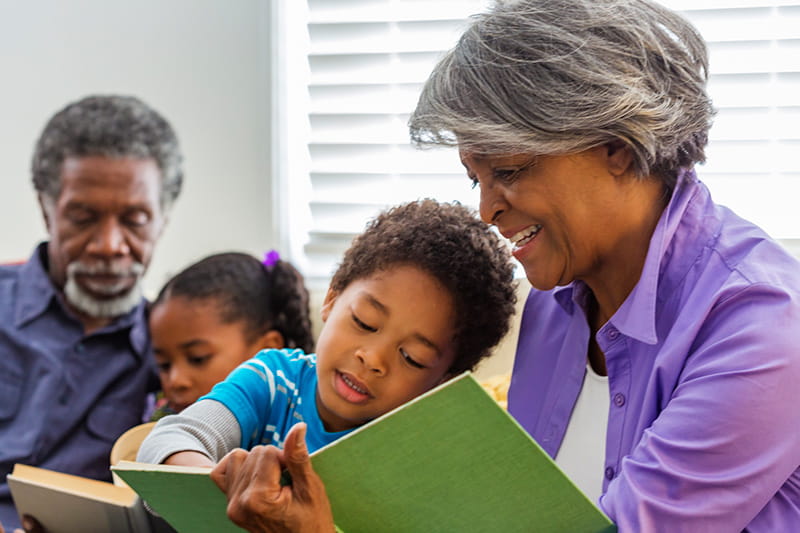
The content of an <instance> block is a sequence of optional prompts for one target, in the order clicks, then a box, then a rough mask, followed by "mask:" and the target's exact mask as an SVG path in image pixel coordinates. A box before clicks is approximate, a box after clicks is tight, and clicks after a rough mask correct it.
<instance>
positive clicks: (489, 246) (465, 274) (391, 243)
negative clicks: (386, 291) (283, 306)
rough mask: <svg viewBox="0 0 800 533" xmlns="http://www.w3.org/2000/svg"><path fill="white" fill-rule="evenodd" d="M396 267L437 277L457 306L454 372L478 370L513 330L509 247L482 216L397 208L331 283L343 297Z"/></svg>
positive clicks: (356, 243) (431, 205) (423, 206)
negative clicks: (350, 287)
mask: <svg viewBox="0 0 800 533" xmlns="http://www.w3.org/2000/svg"><path fill="white" fill-rule="evenodd" d="M397 265H411V266H415V267H417V268H419V269H421V270H423V271H425V272H428V273H429V274H431V275H432V276H433V277H434V278H436V279H437V280H438V281H439V282H440V283H441V284H442V285H443V286H444V287H445V288H446V289H447V290H448V291H449V292H450V294H451V295H452V297H453V301H454V304H455V320H456V324H455V336H454V339H453V341H454V345H455V353H456V356H455V359H454V361H453V364H452V366H451V367H450V369H449V372H450V373H451V374H458V373H461V372H463V371H465V370H472V369H473V368H474V367H475V365H477V363H478V362H479V361H480V360H481V359H483V358H484V357H486V356H488V355H489V353H490V350H491V348H493V347H494V346H495V345H496V344H497V343H498V342H500V340H501V339H502V338H503V336H504V335H505V334H506V332H507V331H508V327H509V322H510V319H511V316H512V315H513V314H514V304H515V303H516V292H515V283H514V267H513V265H512V264H511V262H510V253H509V251H508V248H507V246H506V245H505V244H504V243H502V242H501V241H500V239H499V238H498V237H497V235H496V234H495V233H494V232H493V231H492V230H491V228H489V227H488V226H487V225H486V224H484V223H483V222H482V221H480V220H479V219H478V218H477V216H476V214H475V211H474V210H472V209H470V208H467V207H465V206H462V205H460V204H458V203H439V202H437V201H435V200H430V199H424V200H418V201H415V202H410V203H407V204H403V205H399V206H396V207H392V208H390V209H388V210H386V211H384V212H382V213H381V214H380V215H378V216H377V217H376V218H375V219H373V220H372V221H371V222H370V223H369V224H367V227H366V229H365V231H364V232H363V233H362V234H361V235H359V236H358V237H356V238H355V239H354V240H353V243H352V244H351V246H350V248H349V249H348V250H347V251H346V252H345V254H344V257H343V259H342V262H341V263H340V264H339V266H338V268H337V270H336V272H335V273H334V275H333V279H332V280H331V285H330V288H331V289H332V290H334V291H337V292H341V291H343V290H344V289H345V288H346V287H347V286H348V285H350V284H351V283H353V282H354V281H356V280H359V279H364V278H367V277H369V276H371V275H373V274H375V273H376V272H381V271H386V270H388V269H390V268H392V267H395V266H397Z"/></svg>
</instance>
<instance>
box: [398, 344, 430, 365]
mask: <svg viewBox="0 0 800 533" xmlns="http://www.w3.org/2000/svg"><path fill="white" fill-rule="evenodd" d="M400 355H402V356H403V359H405V360H406V362H407V363H408V364H409V365H411V366H413V367H414V368H426V367H425V365H423V364H422V363H419V362H418V361H416V360H415V359H414V358H413V357H411V356H410V355H409V354H408V352H407V351H405V350H404V349H403V348H400Z"/></svg>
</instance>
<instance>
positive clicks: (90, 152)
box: [31, 95, 183, 210]
mask: <svg viewBox="0 0 800 533" xmlns="http://www.w3.org/2000/svg"><path fill="white" fill-rule="evenodd" d="M87 156H105V157H113V158H119V157H134V158H140V159H153V160H155V162H156V164H157V165H158V167H159V169H160V170H161V206H162V208H163V209H164V210H169V208H170V207H171V206H172V204H173V203H174V201H175V199H176V198H177V197H178V195H179V194H180V191H181V185H182V183H183V170H182V169H181V164H182V162H183V156H182V155H181V151H180V146H179V144H178V138H177V136H176V135H175V132H174V131H173V129H172V126H170V124H169V122H167V121H166V119H165V118H164V117H162V116H161V115H160V114H158V113H157V112H156V111H155V110H154V109H152V108H151V107H150V106H148V105H147V104H145V103H144V102H142V101H141V100H139V99H138V98H135V97H132V96H117V95H110V96H88V97H86V98H83V99H81V100H79V101H77V102H73V103H71V104H69V105H67V106H66V107H65V108H64V109H62V110H61V111H59V112H58V113H56V114H55V115H54V116H53V117H52V118H51V119H50V120H49V121H48V123H47V125H46V126H45V127H44V131H42V134H41V136H40V137H39V141H38V142H37V143H36V149H35V151H34V154H33V161H32V164H31V170H32V173H33V186H34V187H35V188H36V190H37V191H38V192H39V193H40V194H42V195H43V196H44V197H45V198H47V199H49V200H53V201H54V200H55V199H56V198H58V196H59V194H60V193H61V166H62V164H63V163H64V160H65V159H66V158H68V157H87Z"/></svg>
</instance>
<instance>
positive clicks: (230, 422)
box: [138, 200, 515, 466]
mask: <svg viewBox="0 0 800 533" xmlns="http://www.w3.org/2000/svg"><path fill="white" fill-rule="evenodd" d="M514 303H515V292H514V283H513V267H512V265H511V263H510V256H509V252H508V250H507V248H506V247H505V245H504V244H502V243H501V242H500V240H499V239H498V238H497V237H496V236H495V234H494V233H493V232H492V230H491V229H490V228H488V227H487V226H486V225H485V224H483V223H482V222H481V221H480V220H478V219H477V218H476V217H475V215H474V214H473V212H472V211H471V210H470V209H467V208H465V207H462V206H460V205H457V204H440V203H437V202H435V201H433V200H422V201H418V202H411V203H408V204H404V205H401V206H398V207H395V208H392V209H389V210H388V211H385V212H384V213H382V214H381V215H379V216H378V217H377V218H376V219H375V220H373V221H372V222H371V223H370V224H369V225H368V226H367V228H366V230H365V231H364V233H362V234H361V235H360V236H359V237H357V238H356V239H355V240H354V241H353V244H352V245H351V247H350V248H349V249H348V251H347V252H346V253H345V255H344V258H343V261H342V263H341V264H340V265H339V267H338V269H337V270H336V272H335V274H334V276H333V279H332V281H331V285H330V288H329V290H328V293H327V295H326V297H325V300H324V303H323V306H322V319H323V321H324V326H323V329H322V331H321V333H320V337H319V339H318V342H317V351H316V354H306V353H303V352H302V351H300V350H295V351H290V350H265V351H262V352H259V353H258V354H257V355H256V356H255V357H254V358H253V359H251V360H249V361H247V362H245V363H243V364H242V365H240V366H239V367H238V368H237V369H236V370H235V371H234V372H233V373H231V375H230V376H229V377H228V378H227V379H226V380H225V381H223V382H222V383H220V384H218V385H217V386H215V387H214V389H213V390H212V391H211V393H209V394H207V395H206V396H203V397H202V398H201V399H200V400H199V401H198V402H197V403H196V404H193V405H191V406H190V407H188V408H187V409H185V410H184V411H183V412H182V413H180V414H178V415H171V416H167V417H165V418H163V419H162V420H161V421H160V422H159V423H158V425H157V426H156V427H155V429H154V430H153V432H152V433H151V434H150V435H149V436H148V438H147V439H146V440H145V441H144V443H143V444H142V447H141V448H140V451H139V456H138V460H139V461H144V462H153V463H162V462H163V463H168V464H184V465H199V466H202V465H206V466H213V465H215V464H216V463H217V462H218V461H220V460H221V459H222V458H223V456H225V455H226V454H227V453H228V452H230V451H231V450H233V449H235V448H243V449H244V450H251V449H253V448H254V447H256V446H258V445H262V444H272V445H275V446H276V447H278V448H282V447H283V445H284V440H285V439H286V436H287V434H288V433H289V430H290V428H291V427H292V426H294V425H295V424H297V423H298V422H304V423H305V425H306V426H307V430H306V435H305V442H306V445H307V447H308V449H309V450H310V451H314V450H316V449H318V448H320V447H322V446H324V445H326V444H328V443H330V442H332V441H334V440H336V439H338V438H340V437H341V436H343V435H345V434H346V433H347V432H349V431H351V430H352V429H354V428H356V427H358V426H360V425H362V424H364V423H366V422H368V421H370V420H372V419H374V418H376V417H378V416H380V415H382V414H384V413H386V412H388V411H390V410H392V409H394V408H395V407H398V406H400V405H401V404H403V403H405V402H407V401H408V400H410V399H412V398H414V397H416V396H418V395H420V394H422V393H423V392H426V391H428V390H430V389H431V388H433V387H435V386H436V385H438V384H439V383H441V382H443V381H444V380H446V379H447V378H449V377H451V376H454V375H456V374H459V373H461V372H463V371H465V370H469V369H472V368H474V367H475V365H476V364H477V363H478V362H479V361H480V360H481V359H482V358H483V357H485V356H487V355H488V354H489V351H490V349H491V348H492V347H493V346H495V345H496V344H497V342H499V341H500V339H501V338H502V337H503V335H504V334H505V333H506V331H507V330H508V325H509V320H510V317H511V315H512V314H513V311H514Z"/></svg>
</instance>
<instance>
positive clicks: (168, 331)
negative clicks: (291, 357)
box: [150, 296, 283, 411]
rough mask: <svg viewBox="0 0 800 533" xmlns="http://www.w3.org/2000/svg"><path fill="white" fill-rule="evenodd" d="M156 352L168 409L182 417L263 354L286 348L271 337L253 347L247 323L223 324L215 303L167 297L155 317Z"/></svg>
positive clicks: (155, 310) (152, 326) (152, 321)
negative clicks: (213, 389)
mask: <svg viewBox="0 0 800 533" xmlns="http://www.w3.org/2000/svg"><path fill="white" fill-rule="evenodd" d="M150 333H151V336H152V339H153V352H154V354H155V358H156V364H157V366H158V375H159V378H160V379H161V388H162V390H163V391H164V396H165V397H166V398H167V401H168V402H169V406H170V407H171V408H173V409H174V410H176V411H181V410H183V409H184V408H186V407H188V406H189V405H190V404H191V403H193V402H195V401H196V400H197V399H198V398H199V397H200V396H202V395H204V394H206V393H207V392H209V391H210V390H211V388H212V387H213V386H214V385H216V384H217V383H218V382H220V381H222V380H223V379H225V378H226V377H227V376H228V374H229V373H230V372H231V371H232V370H233V369H235V368H236V367H237V366H239V364H240V363H243V362H244V361H247V360H248V359H250V358H251V357H252V356H254V355H255V354H256V352H258V351H259V350H261V349H262V348H282V347H283V345H282V342H281V341H282V339H280V334H278V337H279V340H277V341H276V343H270V342H269V341H270V339H267V338H266V336H265V337H262V338H259V339H255V340H253V341H252V342H249V341H248V339H247V337H246V335H245V324H244V323H243V322H233V323H224V322H222V321H221V320H220V318H219V312H218V310H217V307H216V305H215V302H214V300H213V299H212V300H199V301H198V300H187V299H186V298H181V297H180V296H177V297H168V298H167V299H166V300H163V301H162V302H159V303H158V304H157V305H156V306H155V307H154V308H153V310H152V312H151V314H150Z"/></svg>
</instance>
